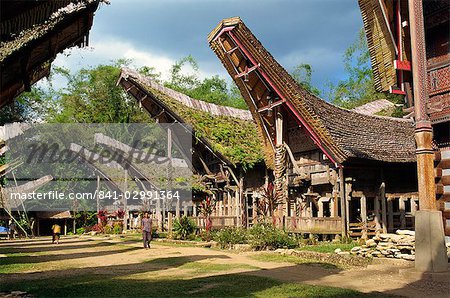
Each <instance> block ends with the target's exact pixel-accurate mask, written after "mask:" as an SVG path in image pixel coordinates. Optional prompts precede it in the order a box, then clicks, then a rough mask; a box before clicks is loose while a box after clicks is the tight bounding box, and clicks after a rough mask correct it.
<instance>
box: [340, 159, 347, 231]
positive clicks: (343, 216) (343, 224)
mask: <svg viewBox="0 0 450 298" xmlns="http://www.w3.org/2000/svg"><path fill="white" fill-rule="evenodd" d="M344 187H345V183H344V169H343V168H342V167H339V200H340V202H341V235H342V239H344V238H345V237H347V224H346V222H347V220H346V218H347V214H346V213H347V212H346V210H347V208H346V206H345V205H346V202H347V198H346V197H345V189H344Z"/></svg>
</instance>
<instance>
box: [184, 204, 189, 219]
mask: <svg viewBox="0 0 450 298" xmlns="http://www.w3.org/2000/svg"><path fill="white" fill-rule="evenodd" d="M183 215H184V216H188V205H187V204H186V203H185V204H183Z"/></svg>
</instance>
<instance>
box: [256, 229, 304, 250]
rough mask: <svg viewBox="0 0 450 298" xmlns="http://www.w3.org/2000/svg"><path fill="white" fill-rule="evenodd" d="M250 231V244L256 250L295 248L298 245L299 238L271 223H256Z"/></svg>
mask: <svg viewBox="0 0 450 298" xmlns="http://www.w3.org/2000/svg"><path fill="white" fill-rule="evenodd" d="M249 233H250V237H249V238H250V239H249V240H250V241H249V242H250V245H251V246H252V248H253V249H256V250H262V249H277V248H294V247H297V246H298V241H297V239H295V238H294V237H292V236H290V235H289V234H288V233H286V232H285V231H284V230H282V229H278V228H276V227H274V226H273V225H271V224H267V223H263V224H256V225H254V226H253V227H252V228H251V229H250V231H249Z"/></svg>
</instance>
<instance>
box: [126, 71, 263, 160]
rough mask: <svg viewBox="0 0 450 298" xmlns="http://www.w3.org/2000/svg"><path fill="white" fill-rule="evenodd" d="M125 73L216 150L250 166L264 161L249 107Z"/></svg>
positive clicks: (134, 73) (135, 74)
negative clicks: (207, 98) (214, 101)
mask: <svg viewBox="0 0 450 298" xmlns="http://www.w3.org/2000/svg"><path fill="white" fill-rule="evenodd" d="M122 76H126V77H127V80H129V81H132V82H134V83H135V84H138V85H140V86H141V87H142V88H143V89H145V90H146V91H147V95H148V96H150V97H151V98H152V99H153V100H154V101H157V102H160V103H162V104H164V105H165V106H166V107H167V108H168V109H169V110H170V112H172V113H174V114H176V115H177V116H178V117H179V118H181V119H182V120H183V122H184V123H186V124H189V125H191V126H192V128H193V131H194V134H195V136H196V137H197V138H204V139H205V140H206V141H207V142H208V143H209V144H210V145H211V147H212V148H211V149H212V150H213V151H215V152H219V153H220V154H222V155H223V156H224V157H225V158H227V159H228V160H229V161H230V162H231V163H232V164H233V165H240V166H242V167H243V168H251V167H252V166H253V165H255V164H256V163H259V162H263V161H264V155H263V152H262V147H261V142H260V138H259V137H258V134H257V130H256V124H255V123H254V121H253V120H252V118H251V115H250V112H249V111H246V110H240V109H236V108H231V107H224V106H219V105H215V104H211V103H206V102H203V101H200V100H195V99H192V98H190V97H188V96H186V95H184V94H181V93H179V92H176V91H174V90H172V89H169V88H166V87H164V86H161V85H159V84H157V83H155V82H154V81H153V80H152V79H151V78H149V77H145V76H142V75H140V74H138V73H136V72H134V71H132V70H129V69H123V70H122Z"/></svg>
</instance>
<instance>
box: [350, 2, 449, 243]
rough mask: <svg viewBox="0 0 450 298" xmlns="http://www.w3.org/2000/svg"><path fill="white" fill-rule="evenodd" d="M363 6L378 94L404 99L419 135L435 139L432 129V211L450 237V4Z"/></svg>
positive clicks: (374, 4) (370, 4)
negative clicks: (436, 212) (441, 219)
mask: <svg viewBox="0 0 450 298" xmlns="http://www.w3.org/2000/svg"><path fill="white" fill-rule="evenodd" d="M358 2H359V5H360V8H361V13H362V18H363V22H364V29H365V33H366V36H367V41H368V45H369V50H370V58H371V62H372V68H373V73H374V79H375V83H376V85H375V86H376V89H377V90H378V91H389V92H392V93H396V94H403V95H404V96H405V104H406V108H405V111H406V112H407V113H409V114H408V116H409V117H414V118H415V121H416V123H417V125H416V126H417V128H418V130H417V132H419V130H422V131H427V132H425V134H430V135H431V129H432V135H433V143H434V144H433V149H434V150H435V152H434V153H435V172H436V196H437V200H438V201H437V204H436V202H434V200H430V208H431V209H435V208H436V207H437V209H439V210H441V211H442V212H443V217H444V228H445V233H446V235H448V236H450V47H449V40H450V32H449V30H450V29H449V28H450V13H449V10H450V2H449V1H447V0H433V1H418V0H416V1H399V0H398V1H393V0H359V1H358ZM424 42H425V44H424ZM414 71H416V75H414ZM422 73H423V74H422ZM416 88H417V90H416ZM413 89H414V92H413ZM416 91H417V92H419V94H420V97H421V98H418V97H419V96H418V95H416ZM418 100H423V103H422V104H417V101H418ZM422 105H423V106H424V107H423V108H422V107H421V106H422ZM418 142H419V143H421V142H420V140H419V139H418ZM429 147H430V148H429V151H431V144H430V145H429ZM427 150H428V149H427ZM427 150H425V151H427ZM422 151H423V150H422ZM432 154H433V152H430V155H432ZM430 158H432V157H430ZM419 171H420V169H419ZM422 176H425V175H424V174H419V177H422ZM425 179H426V178H425ZM431 179H432V178H431ZM431 182H432V181H431ZM431 184H432V183H431ZM433 188H434V185H431V191H432V189H433ZM430 197H431V195H430ZM433 197H434V196H433ZM435 205H436V206H435ZM427 209H428V208H427Z"/></svg>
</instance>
